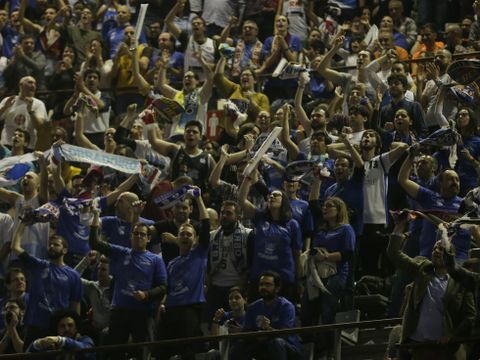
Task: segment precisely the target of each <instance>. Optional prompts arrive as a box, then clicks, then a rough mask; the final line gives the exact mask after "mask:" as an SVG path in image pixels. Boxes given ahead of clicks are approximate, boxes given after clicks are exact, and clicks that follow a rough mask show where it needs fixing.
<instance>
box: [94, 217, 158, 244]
mask: <svg viewBox="0 0 480 360" xmlns="http://www.w3.org/2000/svg"><path fill="white" fill-rule="evenodd" d="M100 220H101V222H102V234H103V235H105V237H106V239H107V240H106V241H108V243H109V244H113V245H119V246H124V247H127V248H129V247H131V246H132V245H131V243H130V233H131V231H132V225H133V224H132V223H129V222H126V221H124V220H121V219H119V218H118V217H116V216H104V217H102V218H101V219H100ZM138 221H141V222H143V223H145V224H147V225H148V226H151V225H154V224H155V222H154V221H152V220H148V219H144V218H142V217H139V218H138Z"/></svg>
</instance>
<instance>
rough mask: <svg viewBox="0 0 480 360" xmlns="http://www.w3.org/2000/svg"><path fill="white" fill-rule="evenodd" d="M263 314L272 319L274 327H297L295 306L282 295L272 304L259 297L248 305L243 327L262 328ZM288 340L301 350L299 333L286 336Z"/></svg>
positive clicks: (252, 329)
mask: <svg viewBox="0 0 480 360" xmlns="http://www.w3.org/2000/svg"><path fill="white" fill-rule="evenodd" d="M262 316H265V317H266V318H268V319H269V320H270V326H271V327H272V328H274V329H286V328H293V327H295V306H293V304H292V303H291V302H290V301H288V300H287V299H285V298H284V297H282V296H278V297H277V298H275V300H274V301H273V304H272V305H270V306H267V305H266V304H265V302H264V301H263V299H258V300H256V301H254V302H253V303H251V304H250V305H248V308H247V312H246V314H245V325H244V326H243V329H244V330H246V331H258V330H261V329H260V327H259V325H260V321H261V318H262ZM286 340H287V341H288V342H289V343H290V344H292V345H293V346H295V347H296V348H297V349H298V350H301V345H300V338H299V337H298V335H290V336H288V337H286Z"/></svg>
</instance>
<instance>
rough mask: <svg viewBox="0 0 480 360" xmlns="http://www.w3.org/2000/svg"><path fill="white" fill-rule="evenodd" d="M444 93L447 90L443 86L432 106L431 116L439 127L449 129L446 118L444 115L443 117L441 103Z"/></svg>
mask: <svg viewBox="0 0 480 360" xmlns="http://www.w3.org/2000/svg"><path fill="white" fill-rule="evenodd" d="M446 92H447V88H446V87H445V86H442V87H440V91H439V92H438V95H437V97H436V99H435V103H434V104H433V116H434V117H435V121H436V122H437V124H438V126H440V127H450V124H449V123H448V120H447V118H446V117H445V115H443V101H444V99H445V93H446Z"/></svg>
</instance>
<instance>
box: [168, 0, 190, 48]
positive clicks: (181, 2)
mask: <svg viewBox="0 0 480 360" xmlns="http://www.w3.org/2000/svg"><path fill="white" fill-rule="evenodd" d="M186 2H187V0H177V2H176V3H175V5H174V6H173V7H172V9H171V10H170V12H169V13H168V14H167V16H165V25H167V29H168V31H169V32H171V33H172V34H173V36H175V38H177V39H178V38H179V37H180V34H181V33H182V31H181V30H180V28H179V27H178V26H177V25H175V23H174V22H173V20H174V19H175V16H176V15H177V14H178V13H179V12H180V11H182V10H183V7H184V6H185V3H186Z"/></svg>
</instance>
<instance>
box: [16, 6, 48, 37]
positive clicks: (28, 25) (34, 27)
mask: <svg viewBox="0 0 480 360" xmlns="http://www.w3.org/2000/svg"><path fill="white" fill-rule="evenodd" d="M26 8H27V0H21V1H20V6H19V8H18V21H19V22H20V24H22V26H24V28H25V29H28V30H30V31H33V32H34V33H36V34H39V33H41V32H42V30H43V27H41V26H40V25H38V24H35V23H33V22H32V21H30V20H29V19H27V18H25V10H26Z"/></svg>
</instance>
